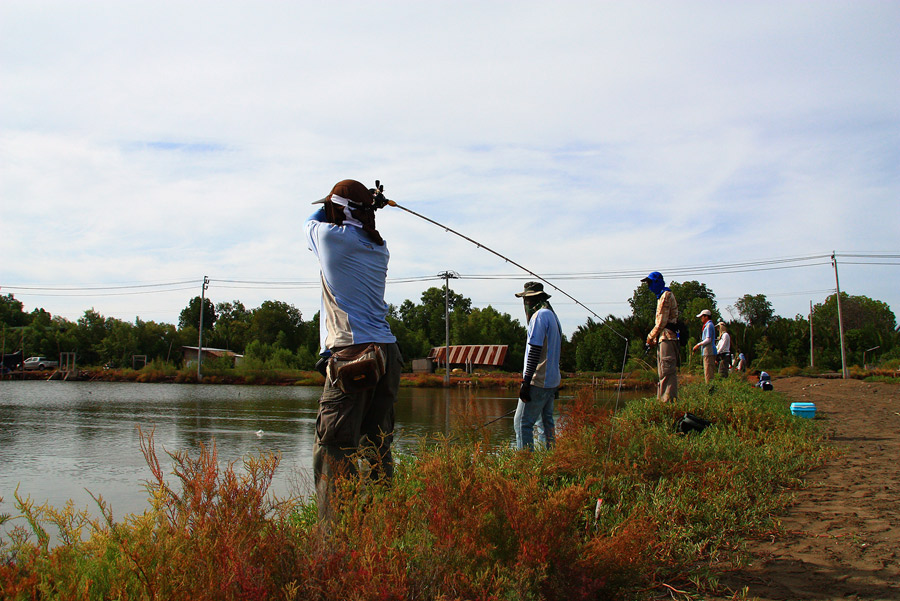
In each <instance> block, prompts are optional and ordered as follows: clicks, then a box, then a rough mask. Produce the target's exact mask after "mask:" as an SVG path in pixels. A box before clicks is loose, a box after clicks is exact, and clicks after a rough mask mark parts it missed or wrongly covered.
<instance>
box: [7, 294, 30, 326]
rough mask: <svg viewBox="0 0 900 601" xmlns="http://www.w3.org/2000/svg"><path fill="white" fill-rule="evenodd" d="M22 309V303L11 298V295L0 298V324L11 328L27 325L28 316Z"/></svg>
mask: <svg viewBox="0 0 900 601" xmlns="http://www.w3.org/2000/svg"><path fill="white" fill-rule="evenodd" d="M23 307H24V305H23V304H22V301H19V300H17V299H15V298H13V295H12V294H7V295H6V296H0V324H5V325H6V326H8V327H11V328H18V327H21V326H24V325H28V322H29V319H28V314H27V313H25V312H24V311H23Z"/></svg>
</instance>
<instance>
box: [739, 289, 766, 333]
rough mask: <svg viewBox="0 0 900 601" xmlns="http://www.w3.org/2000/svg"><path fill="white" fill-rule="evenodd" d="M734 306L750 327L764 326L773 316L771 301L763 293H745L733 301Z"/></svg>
mask: <svg viewBox="0 0 900 601" xmlns="http://www.w3.org/2000/svg"><path fill="white" fill-rule="evenodd" d="M734 308H735V309H737V310H738V313H740V315H741V318H743V320H744V321H746V322H747V323H748V324H749V325H750V326H752V327H763V328H764V327H766V326H767V325H768V323H769V321H771V319H772V318H773V317H775V311H774V310H773V309H772V303H770V302H769V301H768V300H767V299H766V295H765V294H745V295H744V296H742V297H740V298H739V299H737V300H736V301H735V303H734Z"/></svg>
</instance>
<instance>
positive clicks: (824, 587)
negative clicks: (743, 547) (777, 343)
mask: <svg viewBox="0 0 900 601" xmlns="http://www.w3.org/2000/svg"><path fill="white" fill-rule="evenodd" d="M774 385H775V390H776V391H777V392H782V393H784V394H786V395H787V396H788V398H789V401H788V402H791V401H805V402H813V403H815V404H816V409H817V414H816V420H817V421H820V423H821V424H822V426H823V427H824V429H825V432H826V433H828V436H829V438H830V444H832V445H833V446H834V447H835V448H836V449H837V450H838V451H839V455H838V456H837V457H835V458H834V459H832V460H830V461H829V462H828V463H827V464H826V465H824V466H822V467H820V468H817V469H815V470H813V471H812V472H810V473H809V474H808V476H807V478H806V482H807V485H806V487H805V488H802V489H800V490H798V491H796V498H795V502H794V503H793V505H792V506H791V508H790V509H789V510H788V512H787V514H786V515H785V516H784V517H783V518H782V525H783V527H784V528H783V532H782V533H780V534H777V535H775V536H771V537H769V538H767V539H766V540H759V541H754V543H753V545H752V547H751V548H752V550H753V555H754V560H753V561H752V563H751V564H750V565H749V566H747V567H745V568H743V569H741V570H739V571H736V572H732V573H730V574H727V575H726V576H725V577H724V578H723V579H722V581H721V582H722V584H724V585H725V586H727V587H728V588H730V589H731V590H732V591H737V592H740V591H741V590H742V589H744V587H748V591H749V596H750V597H751V598H759V599H762V600H766V601H768V600H773V601H774V600H788V599H790V600H801V599H814V600H817V601H820V600H836V599H841V600H843V599H879V600H890V599H894V600H900V386H898V385H896V384H881V383H866V382H862V381H859V380H840V379H821V378H800V377H797V378H785V379H779V380H777V381H775V383H774Z"/></svg>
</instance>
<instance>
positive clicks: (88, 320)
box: [75, 309, 108, 365]
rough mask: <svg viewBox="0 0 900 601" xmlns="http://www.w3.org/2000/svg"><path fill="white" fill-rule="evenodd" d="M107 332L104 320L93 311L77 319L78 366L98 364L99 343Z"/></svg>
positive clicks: (90, 310)
mask: <svg viewBox="0 0 900 601" xmlns="http://www.w3.org/2000/svg"><path fill="white" fill-rule="evenodd" d="M107 331H108V327H107V324H106V318H105V317H103V316H102V315H100V314H99V313H98V312H97V311H95V310H94V309H88V310H87V311H85V312H84V315H82V316H81V317H79V318H78V322H77V323H76V326H75V339H76V341H77V344H78V347H77V349H76V352H77V353H78V363H79V364H83V365H97V364H98V363H99V362H100V353H99V349H100V343H101V342H103V339H104V338H106V334H107Z"/></svg>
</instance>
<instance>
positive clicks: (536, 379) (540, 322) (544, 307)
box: [513, 282, 562, 449]
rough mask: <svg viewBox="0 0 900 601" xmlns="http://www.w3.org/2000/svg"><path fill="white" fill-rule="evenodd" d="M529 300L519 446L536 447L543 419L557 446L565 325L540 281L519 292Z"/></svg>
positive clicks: (517, 428)
mask: <svg viewBox="0 0 900 601" xmlns="http://www.w3.org/2000/svg"><path fill="white" fill-rule="evenodd" d="M516 296H517V297H519V298H521V299H522V301H523V302H524V303H525V316H526V317H527V318H528V336H527V338H526V344H525V367H524V368H523V370H522V384H521V387H520V389H519V404H518V406H517V407H516V415H515V417H514V418H513V428H514V429H515V431H516V448H517V449H533V448H534V424H535V423H536V422H537V421H538V420H540V421H541V423H542V425H543V429H544V437H545V439H546V443H547V446H548V447H550V446H553V442H554V440H555V426H554V422H553V401H554V398H555V397H556V390H557V389H558V388H559V384H560V382H561V380H562V377H561V375H560V373H559V356H560V349H561V346H562V327H561V326H560V325H559V319H558V318H557V317H556V313H554V312H553V307H551V306H550V302H549V301H548V299H549V298H550V295H549V294H547V293H546V292H544V285H543V284H541V283H540V282H526V283H525V289H524V290H522V292H518V293H516Z"/></svg>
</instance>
